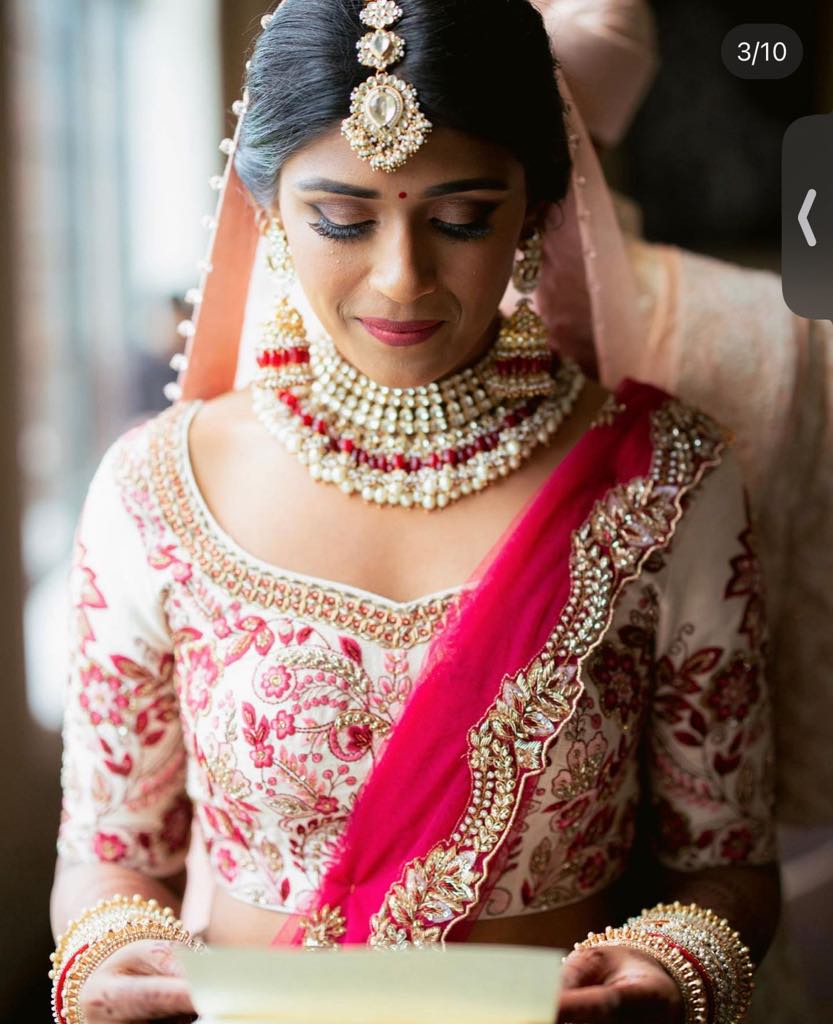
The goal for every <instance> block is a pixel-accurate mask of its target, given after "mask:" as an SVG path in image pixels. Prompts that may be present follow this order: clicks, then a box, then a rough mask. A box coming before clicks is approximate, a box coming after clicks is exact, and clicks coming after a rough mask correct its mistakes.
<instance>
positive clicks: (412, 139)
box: [341, 0, 432, 171]
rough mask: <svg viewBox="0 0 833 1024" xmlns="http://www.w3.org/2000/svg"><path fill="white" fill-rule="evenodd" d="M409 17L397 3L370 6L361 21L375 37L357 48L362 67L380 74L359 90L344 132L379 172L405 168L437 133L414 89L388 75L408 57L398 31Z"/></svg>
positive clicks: (381, 0) (378, 0)
mask: <svg viewBox="0 0 833 1024" xmlns="http://www.w3.org/2000/svg"><path fill="white" fill-rule="evenodd" d="M403 15H404V12H403V10H402V8H401V7H399V6H398V4H396V3H394V2H393V0H370V2H369V3H368V2H365V4H364V7H363V9H362V12H361V15H360V17H361V20H362V23H363V24H364V25H366V26H367V28H368V29H369V31H368V32H367V33H366V34H365V35H364V36H363V37H362V38H361V39H360V40H359V41H358V43H357V44H356V49H357V50H358V52H359V61H360V63H361V64H363V65H364V66H365V67H369V68H374V69H375V71H376V74H375V75H372V76H371V77H370V78H368V79H367V80H366V81H365V82H362V84H361V85H359V86H357V87H356V88H355V89H354V90H353V93H352V95H351V96H350V116H349V117H347V118H345V120H344V121H343V122H342V125H341V131H342V134H343V135H344V137H345V138H346V139H347V141H348V142H349V143H350V146H351V148H352V149H353V151H354V152H355V153H356V155H357V156H358V157H359V158H360V159H362V160H367V161H369V163H370V166H371V167H372V168H373V169H374V170H376V171H395V170H396V169H397V168H398V167H401V166H402V165H403V164H404V163H405V162H406V160H407V159H408V158H409V157H410V156H412V155H413V154H414V153H416V151H417V150H418V149H419V148H420V147H421V146H422V144H423V143H424V142H425V140H426V138H427V137H428V133H429V132H430V131H431V127H432V126H431V122H430V121H429V120H428V119H427V118H426V117H425V116H424V115H423V113H422V111H421V110H420V106H419V100H418V98H417V94H416V90H415V89H414V87H413V86H412V85H409V84H408V83H407V82H403V81H402V79H401V78H398V77H397V76H396V75H391V74H388V71H387V69H388V68H389V67H390V66H391V65H393V64H398V63H399V61H401V60H402V59H403V57H404V56H405V40H404V39H403V38H402V36H400V35H397V34H396V32H393V31H392V29H393V28H394V26H395V25H396V24H397V22H398V21H399V20H400V19H401V18H402V17H403Z"/></svg>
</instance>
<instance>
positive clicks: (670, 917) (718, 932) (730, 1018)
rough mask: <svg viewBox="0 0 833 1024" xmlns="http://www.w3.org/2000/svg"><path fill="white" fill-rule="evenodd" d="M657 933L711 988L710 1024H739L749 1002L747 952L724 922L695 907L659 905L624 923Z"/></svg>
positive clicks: (750, 971) (751, 971)
mask: <svg viewBox="0 0 833 1024" xmlns="http://www.w3.org/2000/svg"><path fill="white" fill-rule="evenodd" d="M627 926H628V927H632V928H637V929H641V930H645V931H650V932H654V933H660V934H662V935H663V936H665V937H666V938H667V939H668V940H669V941H672V942H674V943H676V944H677V945H678V946H679V947H680V948H682V949H685V950H686V951H687V953H688V955H689V956H690V957H694V958H696V959H697V960H698V961H699V962H700V965H701V967H702V969H703V972H704V976H705V977H707V978H708V979H709V983H710V986H711V1002H712V1012H711V1018H710V1020H711V1021H712V1022H713V1024H741V1022H742V1021H743V1020H745V1018H746V1013H747V1010H748V1009H749V1004H750V1002H751V999H752V989H753V977H754V966H753V964H752V959H751V956H750V953H749V949H748V948H747V947H746V946H745V945H744V943H743V940H742V939H741V937H740V935H739V934H738V932H737V931H735V930H734V929H733V928H732V926H731V925H730V924H729V922H728V921H726V920H725V919H722V918H719V917H718V916H717V914H715V913H714V911H712V910H709V909H708V908H705V907H700V906H698V905H697V904H696V903H689V904H687V905H683V904H681V903H679V902H675V903H660V904H658V905H657V906H655V907H652V908H651V909H650V910H644V911H643V912H642V914H640V915H639V917H633V918H631V919H630V920H629V921H628V922H627Z"/></svg>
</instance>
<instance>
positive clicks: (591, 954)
mask: <svg viewBox="0 0 833 1024" xmlns="http://www.w3.org/2000/svg"><path fill="white" fill-rule="evenodd" d="M609 974H610V963H609V957H608V955H607V951H606V950H604V949H577V950H574V951H573V952H572V953H570V955H569V956H568V957H567V959H566V960H565V961H564V966H563V968H562V971H561V987H562V989H574V988H584V987H585V986H587V985H600V984H601V983H602V982H603V981H605V979H606V978H607V977H608V975H609Z"/></svg>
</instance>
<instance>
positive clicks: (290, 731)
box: [272, 711, 295, 740]
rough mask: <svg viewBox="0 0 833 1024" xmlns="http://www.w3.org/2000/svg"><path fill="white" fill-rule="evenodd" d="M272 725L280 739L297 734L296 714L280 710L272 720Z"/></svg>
mask: <svg viewBox="0 0 833 1024" xmlns="http://www.w3.org/2000/svg"><path fill="white" fill-rule="evenodd" d="M272 726H273V728H274V730H275V735H276V736H277V737H278V739H279V740H285V739H286V738H287V736H293V735H294V734H295V716H294V715H289V714H287V713H286V711H279V712H278V713H277V715H275V717H274V719H273V720H272Z"/></svg>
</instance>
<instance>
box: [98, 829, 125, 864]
mask: <svg viewBox="0 0 833 1024" xmlns="http://www.w3.org/2000/svg"><path fill="white" fill-rule="evenodd" d="M93 852H94V853H95V855H96V857H98V859H99V860H100V861H105V862H106V863H108V864H117V863H118V862H119V861H120V860H124V858H125V856H126V855H127V844H126V843H125V842H123V841H122V840H121V839H120V838H119V837H118V836H117V835H113V834H111V833H110V834H108V833H106V832H97V833H96V835H95V838H94V839H93Z"/></svg>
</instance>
